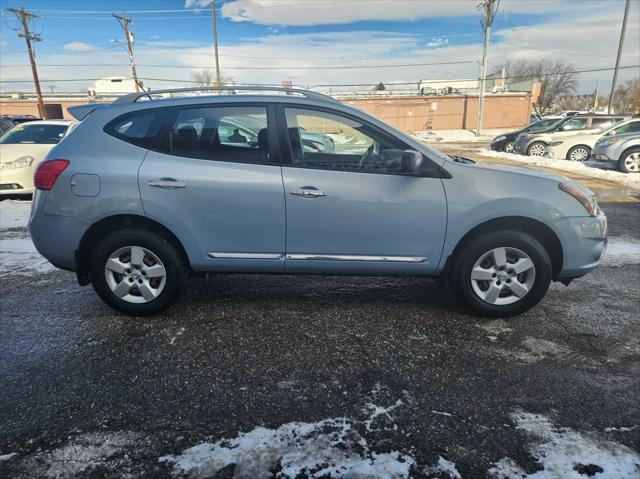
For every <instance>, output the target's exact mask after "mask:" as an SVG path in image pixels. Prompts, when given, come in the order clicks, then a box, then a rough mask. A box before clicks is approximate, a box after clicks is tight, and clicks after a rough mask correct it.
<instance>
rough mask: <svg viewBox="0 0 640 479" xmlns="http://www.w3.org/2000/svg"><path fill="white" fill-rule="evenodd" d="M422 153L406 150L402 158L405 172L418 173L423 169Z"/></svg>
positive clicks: (402, 167)
mask: <svg viewBox="0 0 640 479" xmlns="http://www.w3.org/2000/svg"><path fill="white" fill-rule="evenodd" d="M422 159H423V158H422V153H419V152H417V151H415V150H405V151H403V152H402V157H401V159H400V169H401V171H402V172H403V173H407V174H410V175H417V174H418V173H420V170H421V169H422Z"/></svg>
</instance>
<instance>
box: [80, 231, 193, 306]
mask: <svg viewBox="0 0 640 479" xmlns="http://www.w3.org/2000/svg"><path fill="white" fill-rule="evenodd" d="M89 268H90V270H91V278H92V282H93V287H94V289H95V290H96V292H97V293H98V295H99V296H100V298H102V300H103V301H104V302H105V303H107V304H108V305H109V306H111V307H112V308H114V309H116V310H117V311H120V312H121V313H124V314H127V315H130V316H147V315H151V314H156V313H158V312H160V311H163V310H164V309H166V308H168V307H169V306H170V305H171V304H172V303H173V302H175V300H176V299H177V298H178V295H179V293H180V292H181V290H182V288H183V287H184V286H185V283H186V281H187V279H188V269H187V267H186V265H185V262H184V260H183V259H182V258H181V256H180V254H179V253H178V251H177V250H176V248H175V247H174V246H173V245H172V244H171V242H169V241H167V239H166V238H164V237H163V236H161V235H160V234H158V233H156V232H154V231H149V230H146V229H138V228H131V229H123V230H117V231H114V232H112V233H110V234H108V235H107V236H105V237H104V238H103V239H102V240H100V241H99V242H98V243H97V244H96V246H95V248H94V250H93V254H92V255H91V258H90V259H89Z"/></svg>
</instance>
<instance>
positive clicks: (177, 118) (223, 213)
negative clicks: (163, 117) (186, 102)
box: [138, 104, 285, 272]
mask: <svg viewBox="0 0 640 479" xmlns="http://www.w3.org/2000/svg"><path fill="white" fill-rule="evenodd" d="M272 115H273V112H271V111H270V110H269V113H268V108H267V106H266V105H260V104H256V105H246V104H237V105H235V106H228V105H225V106H213V105H208V106H207V105H205V106H189V107H184V108H181V109H179V110H176V111H172V113H171V117H170V118H169V119H168V121H167V124H166V126H165V128H164V129H165V132H164V134H162V133H161V135H160V136H161V139H160V141H158V142H157V144H156V145H155V148H154V149H155V150H159V151H149V152H148V153H147V156H146V158H145V160H144V162H143V163H142V166H141V168H140V172H139V176H138V181H139V185H140V193H141V196H142V203H143V206H144V210H145V213H146V214H147V216H149V217H150V218H153V219H155V220H157V221H159V222H161V223H162V224H164V225H165V226H167V228H169V229H170V230H171V231H173V232H174V233H175V234H176V236H178V239H179V240H180V241H181V243H182V244H183V245H184V247H185V250H186V251H187V254H188V255H189V259H190V261H191V264H192V266H193V267H194V269H197V270H209V271H257V272H259V271H264V272H282V271H283V270H284V252H285V204H284V194H283V191H282V175H281V169H280V164H279V157H278V155H277V148H273V145H275V143H276V135H275V131H272V130H273V128H272V127H271V125H272V124H273V122H272V121H271V116H272ZM163 138H164V139H163Z"/></svg>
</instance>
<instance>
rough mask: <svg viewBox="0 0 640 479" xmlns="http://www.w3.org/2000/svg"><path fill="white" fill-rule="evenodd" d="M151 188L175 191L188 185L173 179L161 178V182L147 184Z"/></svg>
mask: <svg viewBox="0 0 640 479" xmlns="http://www.w3.org/2000/svg"><path fill="white" fill-rule="evenodd" d="M147 184H148V185H149V186H153V187H154V188H163V189H165V190H173V189H175V188H186V186H187V184H186V183H185V182H184V181H178V180H175V179H173V178H160V179H159V180H149V181H148V182H147Z"/></svg>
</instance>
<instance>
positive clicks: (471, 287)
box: [449, 230, 553, 318]
mask: <svg viewBox="0 0 640 479" xmlns="http://www.w3.org/2000/svg"><path fill="white" fill-rule="evenodd" d="M500 250H504V252H505V256H504V257H505V258H506V260H507V261H506V262H503V261H501V260H498V261H497V262H495V261H494V260H493V258H494V255H496V256H499V252H500ZM494 251H495V252H497V253H493V254H492V252H494ZM483 258H484V260H483ZM483 261H484V262H483ZM501 264H502V265H503V266H502V267H500V265H501ZM524 268H527V269H526V270H524ZM520 270H522V272H520V273H518V271H520ZM472 273H473V276H472ZM552 274H553V273H552V266H551V259H550V258H549V254H548V253H547V251H546V250H545V248H544V247H543V246H542V245H541V244H540V242H539V241H538V240H536V239H535V238H534V237H532V236H530V235H528V234H525V233H520V232H517V231H509V230H505V231H496V232H493V233H487V234H481V235H478V236H477V237H476V238H473V239H472V240H471V241H470V242H468V243H466V244H465V245H463V246H462V248H461V249H460V250H459V251H458V252H457V253H456V256H455V257H454V258H453V262H452V267H451V269H450V274H449V281H450V284H451V287H452V289H453V291H454V293H455V295H456V297H457V298H458V299H459V300H460V301H461V302H462V303H463V304H464V305H465V306H466V307H467V308H468V309H469V310H471V311H472V312H473V313H475V314H477V315H479V316H485V317H494V318H500V317H509V316H516V315H518V314H522V313H524V312H525V311H528V310H529V309H531V308H532V307H534V306H535V305H536V304H538V302H539V301H540V300H541V299H542V298H543V297H544V295H545V294H546V292H547V290H548V289H549V284H550V283H551V277H552ZM473 278H476V279H473ZM479 278H485V279H479ZM483 288H484V289H483ZM495 289H498V290H499V292H498V293H496V295H495V297H493V295H492V293H491V290H495ZM516 292H517V294H516ZM481 295H482V296H484V298H482V297H481Z"/></svg>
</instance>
